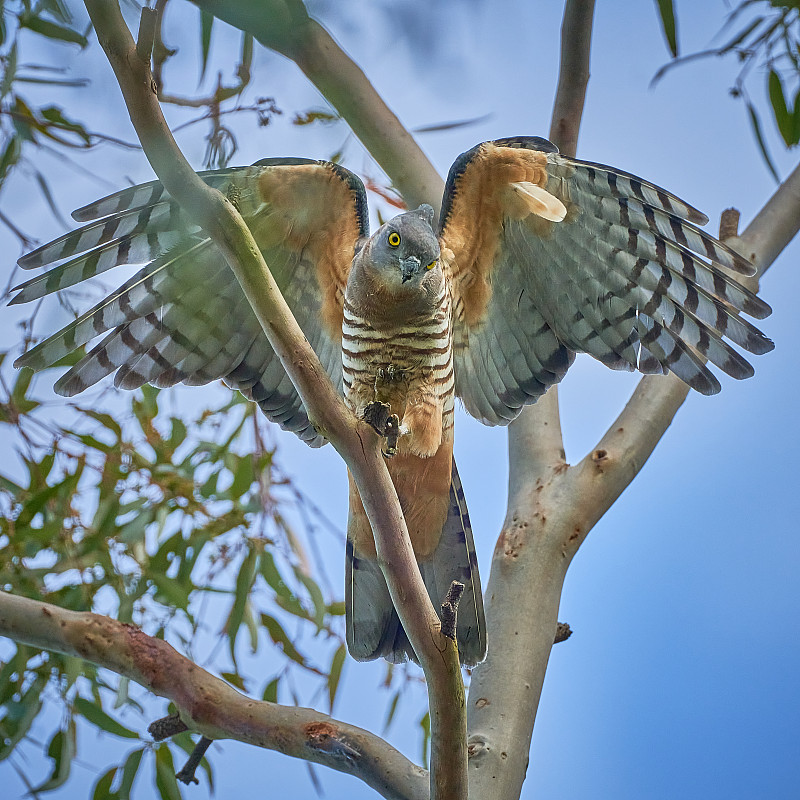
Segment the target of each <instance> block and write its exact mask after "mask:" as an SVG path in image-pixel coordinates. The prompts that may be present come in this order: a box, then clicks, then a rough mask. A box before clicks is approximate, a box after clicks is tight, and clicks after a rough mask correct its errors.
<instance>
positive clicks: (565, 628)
mask: <svg viewBox="0 0 800 800" xmlns="http://www.w3.org/2000/svg"><path fill="white" fill-rule="evenodd" d="M570 636H572V628H570V626H569V624H568V623H566V622H559V623H558V625H556V635H555V636H554V637H553V644H558V643H559V642H566V641H567V639H569V637H570Z"/></svg>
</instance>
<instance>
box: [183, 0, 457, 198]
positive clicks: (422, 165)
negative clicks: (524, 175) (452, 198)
mask: <svg viewBox="0 0 800 800" xmlns="http://www.w3.org/2000/svg"><path fill="white" fill-rule="evenodd" d="M192 2H193V3H194V4H195V5H198V6H200V7H201V8H202V9H204V10H205V11H208V12H209V13H210V14H213V15H214V16H215V17H218V18H219V19H221V20H224V21H225V22H228V23H229V24H231V25H233V26H234V27H236V28H239V29H240V30H243V31H247V32H248V33H252V34H253V36H254V37H255V38H256V39H257V40H258V41H259V42H260V43H261V44H263V45H264V46H265V47H269V48H270V49H271V50H275V51H276V52H278V53H280V54H281V55H283V56H286V58H289V59H291V60H292V61H294V62H295V63H296V64H297V66H298V67H300V69H301V70H302V71H303V72H304V73H305V75H306V77H307V78H308V79H309V80H310V81H311V82H312V83H313V84H314V85H315V86H316V87H317V89H319V91H320V92H321V93H322V95H323V96H324V97H325V99H326V100H327V101H328V102H329V103H330V104H331V105H332V106H333V107H334V108H335V109H336V110H337V111H338V112H339V114H341V116H342V117H343V118H344V119H345V120H346V121H347V123H348V124H349V125H350V127H351V128H352V130H353V133H355V135H356V136H357V137H358V138H359V139H360V140H361V142H362V144H363V145H364V147H365V148H366V149H367V150H368V151H369V153H370V155H372V157H373V158H374V159H375V160H376V161H377V162H378V164H380V166H381V168H382V169H383V171H384V172H385V173H386V174H387V175H388V176H389V178H390V179H391V181H392V183H393V184H394V186H395V188H396V189H397V190H398V191H399V192H400V194H402V195H403V197H404V199H405V200H406V202H407V203H408V205H409V207H410V208H415V207H416V206H418V205H419V204H420V203H430V204H431V205H432V206H433V207H434V208H435V209H438V208H439V207H440V205H441V202H442V191H443V189H444V182H443V181H442V178H441V177H440V175H439V173H438V172H437V171H436V169H435V168H434V166H433V165H432V164H431V163H430V161H429V160H428V158H427V156H426V155H425V154H424V153H423V152H422V150H421V149H420V146H419V145H418V144H417V142H416V141H415V140H414V137H413V136H412V135H411V134H410V133H409V132H408V131H407V130H406V129H405V127H404V126H403V125H402V123H401V122H400V120H399V119H398V118H397V116H396V115H395V114H394V112H393V111H392V110H391V109H390V108H389V107H388V106H387V105H386V103H385V102H384V101H383V98H382V97H381V96H380V95H379V94H378V93H377V92H376V91H375V88H374V87H373V86H372V84H371V83H370V82H369V80H368V79H367V77H366V75H364V73H363V72H362V70H361V68H360V67H359V66H358V65H357V64H356V63H355V62H354V61H353V60H352V59H351V58H350V57H349V56H348V55H347V53H345V52H344V51H343V50H342V49H341V47H339V45H338V44H337V43H336V42H335V41H334V39H333V37H332V36H331V35H330V34H329V33H328V32H327V31H326V30H325V29H324V28H323V27H322V26H321V25H320V24H319V23H318V22H316V20H314V19H312V18H311V17H309V16H308V12H307V11H306V9H305V7H304V6H303V4H302V3H301V2H300V0H243V1H242V2H237V3H231V2H229V1H228V0H192Z"/></svg>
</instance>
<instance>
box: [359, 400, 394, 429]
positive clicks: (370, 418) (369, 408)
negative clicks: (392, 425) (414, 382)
mask: <svg viewBox="0 0 800 800" xmlns="http://www.w3.org/2000/svg"><path fill="white" fill-rule="evenodd" d="M391 416H392V409H391V407H390V406H389V404H388V403H380V402H378V401H377V400H374V401H373V402H371V403H368V404H367V405H366V406H365V408H364V413H363V414H362V419H363V420H364V422H367V423H369V424H370V425H371V426H372V428H373V429H374V430H375V433H377V434H378V436H386V435H387V432H386V429H387V425H388V423H389V419H390V418H391Z"/></svg>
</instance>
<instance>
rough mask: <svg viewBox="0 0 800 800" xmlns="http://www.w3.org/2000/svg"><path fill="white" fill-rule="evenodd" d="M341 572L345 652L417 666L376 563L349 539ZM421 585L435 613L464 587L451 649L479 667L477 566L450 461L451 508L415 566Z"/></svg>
mask: <svg viewBox="0 0 800 800" xmlns="http://www.w3.org/2000/svg"><path fill="white" fill-rule="evenodd" d="M346 559H347V560H346V571H345V607H346V612H347V647H348V649H349V650H350V654H351V655H352V656H353V658H355V659H357V660H358V661H369V660H372V659H375V658H379V657H381V656H382V657H383V658H385V659H386V660H387V661H391V662H392V663H402V662H404V661H406V660H409V659H410V660H411V661H415V662H416V661H417V657H416V655H415V653H414V648H413V647H412V646H411V642H410V641H409V639H408V635H407V634H406V632H405V630H404V628H403V626H402V624H401V623H400V618H399V617H398V616H397V611H395V608H394V605H393V604H392V598H391V596H390V595H389V589H388V587H387V585H386V581H385V579H384V577H383V573H382V572H381V568H380V567H379V566H378V562H377V560H375V559H373V558H365V557H363V554H359V553H358V552H357V551H356V550H355V548H354V546H353V542H352V541H351V540H350V539H349V538H348V541H347V553H346ZM418 564H419V569H420V573H421V575H422V580H423V581H424V583H425V588H426V589H427V590H428V596H429V597H430V599H431V603H432V604H433V607H434V608H435V609H436V613H437V614H439V615H440V616H441V605H442V601H443V600H444V599H445V596H446V595H447V592H448V590H449V589H450V584H451V583H452V582H453V581H454V580H456V581H460V582H461V583H463V584H464V594H463V596H462V598H461V602H460V604H459V606H458V614H457V619H456V643H457V645H458V653H459V659H460V660H461V663H462V664H463V665H464V666H467V667H471V666H474V665H475V664H479V663H480V662H481V661H483V659H484V658H485V657H486V647H487V642H486V620H485V617H484V613H483V594H482V592H481V582H480V576H479V574H478V560H477V557H476V555H475V543H474V541H473V538H472V526H471V525H470V521H469V513H468V511H467V504H466V500H465V498H464V490H463V488H462V486H461V480H460V479H459V476H458V470H457V469H456V464H455V461H453V470H452V479H451V483H450V506H449V509H448V514H447V519H446V521H445V523H444V527H443V528H442V535H441V538H440V539H439V544H438V546H437V547H436V549H435V550H434V551H433V553H432V554H431V555H430V556H429V557H428V558H426V559H424V560H421V561H419V562H418Z"/></svg>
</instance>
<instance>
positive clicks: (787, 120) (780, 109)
mask: <svg viewBox="0 0 800 800" xmlns="http://www.w3.org/2000/svg"><path fill="white" fill-rule="evenodd" d="M768 86H769V100H770V103H771V104H772V113H773V114H774V115H775V122H776V123H777V124H778V130H779V131H780V134H781V136H782V137H783V141H784V142H785V143H786V144H787V145H789V146H791V145H793V144H797V140H796V139H795V140H792V136H793V135H794V118H793V114H792V113H791V112H790V111H789V109H788V107H787V106H786V97H785V96H784V94H783V84H782V83H781V79H780V76H779V75H778V73H777V72H775V70H774V69H771V70H770V71H769V79H768Z"/></svg>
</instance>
